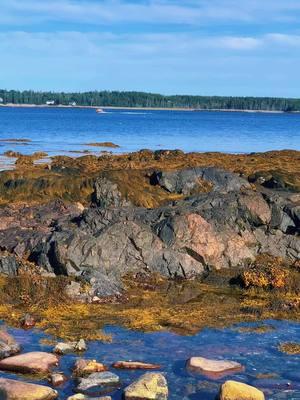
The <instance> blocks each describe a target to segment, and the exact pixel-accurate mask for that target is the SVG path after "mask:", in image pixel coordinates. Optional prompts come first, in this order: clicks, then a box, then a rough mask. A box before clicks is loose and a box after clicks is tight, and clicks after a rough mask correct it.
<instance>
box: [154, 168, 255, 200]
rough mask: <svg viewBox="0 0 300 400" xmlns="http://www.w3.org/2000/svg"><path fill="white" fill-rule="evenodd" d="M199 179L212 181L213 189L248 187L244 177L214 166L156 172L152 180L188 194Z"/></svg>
mask: <svg viewBox="0 0 300 400" xmlns="http://www.w3.org/2000/svg"><path fill="white" fill-rule="evenodd" d="M199 180H204V181H207V182H210V183H212V185H213V190H214V191H222V192H230V191H236V190H240V189H241V188H242V187H245V188H250V184H249V182H248V181H247V180H246V179H243V178H241V177H239V176H238V175H237V174H234V173H232V172H228V171H224V170H221V169H218V168H214V167H208V168H189V169H183V170H179V171H171V172H165V171H159V172H156V173H155V174H154V175H153V177H152V181H153V182H154V183H157V184H158V185H159V186H161V187H162V188H164V189H165V190H167V191H168V192H171V193H181V194H185V195H189V194H191V193H192V191H193V190H194V189H195V188H197V186H198V185H199Z"/></svg>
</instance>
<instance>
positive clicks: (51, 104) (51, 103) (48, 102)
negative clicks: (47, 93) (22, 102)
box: [46, 100, 55, 106]
mask: <svg viewBox="0 0 300 400" xmlns="http://www.w3.org/2000/svg"><path fill="white" fill-rule="evenodd" d="M46 105H47V106H54V105H55V101H54V100H48V101H46Z"/></svg>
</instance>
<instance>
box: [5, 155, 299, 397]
mask: <svg viewBox="0 0 300 400" xmlns="http://www.w3.org/2000/svg"><path fill="white" fill-rule="evenodd" d="M21 158H22V157H21ZM299 158H300V155H299V152H271V153H266V154H258V155H252V156H230V155H220V154H205V155H201V154H200V155H198V154H184V153H182V152H180V151H173V152H172V151H161V152H150V151H146V150H144V151H141V152H138V153H132V154H129V155H122V156H117V155H103V156H101V157H99V158H97V157H94V156H85V157H79V158H78V159H76V160H75V159H71V158H68V157H54V158H53V160H52V163H51V165H50V166H49V165H33V164H31V162H30V159H29V158H28V157H27V158H26V162H25V163H24V162H17V163H16V164H17V168H16V170H15V171H13V172H12V171H6V172H2V173H0V198H1V203H2V204H3V205H2V207H1V208H0V276H1V279H0V286H1V306H0V318H2V319H5V320H6V321H7V322H9V323H11V324H13V325H18V324H20V321H21V318H22V321H23V322H22V323H23V324H24V314H25V315H27V317H26V318H27V320H28V321H29V322H28V323H29V324H31V326H33V325H35V324H36V326H37V327H39V328H41V329H45V330H46V331H48V332H50V333H52V334H55V335H57V336H60V337H65V338H73V337H75V338H76V339H77V340H79V339H80V336H78V335H79V334H80V331H81V330H82V329H83V327H87V326H88V327H89V328H88V334H89V335H93V334H94V332H97V334H96V333H95V336H86V337H88V338H91V337H93V338H101V335H99V328H100V327H101V326H103V325H105V323H108V322H112V321H113V320H114V319H115V321H117V322H118V323H121V324H122V323H123V324H124V325H125V326H129V327H132V328H135V329H144V330H148V329H149V330H159V329H166V328H167V329H174V330H184V329H189V332H195V331H197V330H199V329H201V327H203V326H214V325H215V326H223V325H226V324H228V323H229V324H230V323H232V322H239V321H242V320H258V319H264V318H270V317H271V318H274V317H275V318H282V316H284V317H285V318H291V319H295V320H299V319H300V303H299V293H300V265H299V260H300V240H299V232H300V194H299V175H298V169H297V168H299V163H298V164H297V161H298V160H299ZM213 160H214V162H213ZM257 160H260V164H259V165H257V166H256V167H255V165H254V163H255V162H256V161H257ZM291 161H294V165H293V166H291V167H287V166H288V165H289V162H291ZM222 165H223V166H224V168H222ZM275 165H280V166H281V169H277V170H275V169H271V167H274V166H275ZM297 165H298V167H297ZM226 167H227V168H226ZM246 172H247V173H246ZM186 288H188V290H187V289H186ZM176 304H177V306H176V307H175V309H174V306H175V305H176ZM217 304H218V308H216V305H217ZM178 305H179V306H178ZM26 313H27V314H26ZM28 313H29V314H28ZM83 315H85V317H84V318H82V316H83ZM97 315H101V317H102V318H101V321H98V320H99V318H96V316H97ZM204 316H205V317H204ZM26 318H25V322H26ZM80 319H82V320H81V323H80V324H78V320H80ZM96 320H97V321H96ZM74 321H77V322H76V324H75V323H74ZM75 325H76V326H77V327H78V328H79V329H78V332H76V329H75V327H74V326H75ZM187 327H188V328H187ZM103 339H105V338H103ZM6 355H7V353H6ZM9 355H10V356H12V355H11V354H9ZM194 361H195V360H194ZM198 361H199V360H198ZM122 365H126V364H122ZM0 367H1V361H0ZM135 367H136V366H135ZM96 373H98V372H96ZM99 373H100V372H99ZM101 373H105V372H101ZM101 373H100V374H101ZM149 377H150V375H147V376H145V379H146V380H147V379H150V378H149ZM57 378H59V377H57ZM98 378H99V379H102V376H101V377H99V376H98V375H97V377H95V379H96V380H97V379H98ZM153 380H154V382H156V383H153V382H152V381H153ZM151 382H152V383H151V384H150V386H151V387H152V385H154V387H156V388H158V387H164V388H166V387H167V386H166V382H165V381H164V378H163V376H157V374H153V377H151ZM16 385H17V389H16V390H17V391H18V390H22V391H23V390H25V389H26V388H25V387H24V388H23V387H22V388H21V389H19V388H18V384H17V383H16ZM140 385H142V386H143V383H139V382H137V383H134V384H132V386H131V387H129V389H128V391H127V392H126V390H125V394H124V396H125V398H126V399H127V398H128V399H130V398H134V399H135V398H143V399H148V398H149V399H165V398H167V393H168V391H167V389H164V390H162V391H161V390H160V389H159V390H158V391H157V392H156V394H155V395H154V397H151V396H153V395H152V394H151V396H150V395H149V396H150V397H147V396H146V395H145V396H146V397H145V396H144V397H141V396H142V395H140V394H138V395H137V394H136V392H137V393H139V387H140ZM0 386H1V387H3V388H4V389H5V390H7V391H8V393H10V390H11V387H14V383H13V382H9V381H6V380H3V379H2V381H1V382H0ZM31 389H32V390H33V389H34V388H31ZM31 389H30V390H31ZM36 389H38V388H36ZM244 390H245V391H246V392H247V390H249V391H250V392H251V390H252V389H249V388H244V387H239V384H235V383H232V382H229V383H226V384H224V385H223V386H222V388H221V389H220V399H221V400H222V399H224V400H225V399H232V400H234V399H237V398H240V397H237V396H239V394H237V393H241V392H243V393H244ZM253 390H254V389H253ZM126 393H127V394H126ZM130 393H131V394H130ZM132 393H133V394H132ZM228 393H230V394H228ZM47 395H48V396H50V397H45V396H44V394H43V396H44V397H36V399H39V398H55V397H51V396H55V392H54V391H52V392H49V394H47ZM9 396H10V394H9V395H8V398H15V397H9ZM41 396H42V395H41ZM126 396H127V397H126ZM234 396H235V397H234ZM245 396H246V397H242V398H243V399H248V398H255V399H256V398H257V399H260V398H263V397H262V396H263V394H261V393H256V394H253V395H252V394H249V396H250V397H249V396H248V395H246V394H245ZM247 396H248V397H247ZM251 396H254V397H251ZM255 396H256V397H255ZM17 398H18V399H19V398H20V399H21V397H17ZM73 398H74V399H75V398H86V397H72V399H73Z"/></svg>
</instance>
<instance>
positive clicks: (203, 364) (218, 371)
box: [187, 357, 244, 379]
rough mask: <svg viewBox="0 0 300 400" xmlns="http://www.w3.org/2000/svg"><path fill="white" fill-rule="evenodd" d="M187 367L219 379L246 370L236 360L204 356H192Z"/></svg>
mask: <svg viewBox="0 0 300 400" xmlns="http://www.w3.org/2000/svg"><path fill="white" fill-rule="evenodd" d="M187 368H188V369H189V370H191V371H195V372H200V373H201V374H203V375H206V376H207V377H209V378H211V379H219V378H220V377H224V376H227V375H231V374H234V373H236V372H240V371H243V370H244V367H243V366H242V365H241V364H239V363H238V362H235V361H227V360H210V359H208V358H204V357H192V358H190V359H189V360H188V362H187Z"/></svg>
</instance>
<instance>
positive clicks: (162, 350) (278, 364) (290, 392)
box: [0, 321, 300, 400]
mask: <svg viewBox="0 0 300 400" xmlns="http://www.w3.org/2000/svg"><path fill="white" fill-rule="evenodd" d="M257 325H258V324H242V325H239V326H234V327H231V328H230V329H222V330H217V329H204V330H202V331H201V332H199V333H198V334H197V335H195V336H180V335H176V334H173V333H169V332H156V333H142V332H136V331H130V330H126V329H124V328H121V327H116V326H108V327H106V329H105V332H106V333H109V334H111V335H112V337H113V341H112V343H101V342H90V343H89V344H88V350H87V351H86V352H85V353H84V355H83V357H84V358H91V359H97V361H99V362H102V363H103V364H105V365H107V366H109V369H110V371H111V372H113V373H116V374H117V375H119V376H120V379H121V389H117V390H115V391H113V392H112V393H109V394H110V395H112V398H113V400H120V399H121V398H122V393H123V389H124V387H126V386H127V385H128V384H130V383H132V382H133V381H134V380H135V379H137V378H138V377H140V376H141V375H142V374H143V371H139V370H116V369H114V368H112V367H111V365H112V364H113V363H114V362H115V361H117V360H135V361H136V360H138V361H144V362H152V363H158V364H160V365H161V372H163V373H165V376H166V378H167V381H168V384H169V391H170V395H169V398H170V399H173V400H179V399H181V400H196V399H201V400H214V399H215V396H216V395H217V393H218V390H219V387H220V384H221V383H223V382H224V381H225V380H227V379H234V380H236V381H240V382H244V383H248V384H250V385H254V386H256V387H258V388H260V389H262V390H263V391H264V392H265V394H266V398H267V399H274V400H275V399H284V400H285V399H290V400H292V399H293V400H296V399H300V379H299V378H300V355H287V354H284V353H282V352H280V351H279V350H278V346H279V344H280V343H283V342H299V341H300V324H299V323H294V322H288V321H265V322H264V325H266V326H271V327H272V328H273V329H270V330H267V331H266V332H265V333H257V332H256V333H255V332H251V331H249V330H248V329H242V330H240V329H239V328H241V327H256V326H257ZM259 325H261V323H259ZM9 331H10V333H11V334H13V336H14V337H15V338H16V340H17V341H18V342H19V343H20V344H21V345H22V350H23V352H29V351H52V350H53V345H46V344H43V343H44V341H41V340H42V339H51V338H50V337H49V336H47V335H45V334H44V333H42V332H40V331H38V330H36V329H33V330H31V331H24V330H21V329H10V330H9ZM192 356H202V357H207V358H214V359H219V360H224V359H226V360H233V361H237V362H239V363H241V364H242V365H244V366H245V371H244V372H239V373H236V374H234V375H232V376H230V377H228V376H227V377H223V378H220V379H217V380H213V379H209V378H207V377H205V376H204V375H201V374H199V373H193V372H189V371H188V370H187V369H186V361H187V359H188V358H190V357H192ZM77 358H78V356H77V355H74V354H68V355H65V356H62V357H61V359H60V365H59V367H58V368H57V370H58V371H62V372H64V373H65V374H66V375H67V376H69V377H70V376H71V369H72V368H73V366H74V364H75V361H76V359H77ZM0 377H10V378H14V379H19V380H24V381H26V382H35V383H37V381H36V380H34V379H31V380H30V378H28V376H26V377H23V376H22V375H15V374H12V373H5V372H1V373H0ZM39 383H44V384H48V382H47V381H39ZM74 388H75V382H74V380H72V379H71V378H70V379H69V380H68V381H67V382H66V383H65V384H64V385H62V386H61V387H58V388H56V389H57V390H58V392H59V396H60V397H59V398H60V399H65V398H66V397H67V396H70V395H71V394H72V393H73V390H74Z"/></svg>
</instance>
